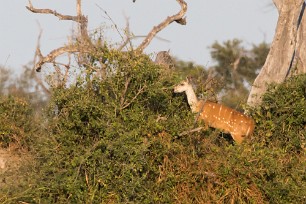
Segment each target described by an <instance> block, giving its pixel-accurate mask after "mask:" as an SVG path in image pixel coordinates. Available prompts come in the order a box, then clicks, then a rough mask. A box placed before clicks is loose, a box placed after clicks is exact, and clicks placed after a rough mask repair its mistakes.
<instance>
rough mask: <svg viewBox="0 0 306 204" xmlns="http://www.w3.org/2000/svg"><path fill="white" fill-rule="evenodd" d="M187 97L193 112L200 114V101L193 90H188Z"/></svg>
mask: <svg viewBox="0 0 306 204" xmlns="http://www.w3.org/2000/svg"><path fill="white" fill-rule="evenodd" d="M186 96H187V101H188V104H189V106H190V108H191V111H192V112H193V113H197V112H198V110H197V109H198V108H197V105H198V102H199V101H198V98H197V96H196V94H195V93H194V91H193V89H192V88H190V89H187V90H186Z"/></svg>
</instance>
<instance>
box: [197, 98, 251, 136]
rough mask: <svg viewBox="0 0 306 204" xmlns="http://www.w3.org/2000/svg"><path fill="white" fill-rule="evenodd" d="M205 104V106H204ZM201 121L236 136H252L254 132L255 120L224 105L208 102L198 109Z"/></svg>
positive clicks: (201, 104)
mask: <svg viewBox="0 0 306 204" xmlns="http://www.w3.org/2000/svg"><path fill="white" fill-rule="evenodd" d="M203 104H204V105H203ZM198 109H199V111H201V113H200V119H203V120H204V121H205V122H206V123H207V124H208V125H209V126H211V127H214V128H218V129H221V130H224V131H225V132H229V133H231V134H235V135H250V134H252V133H253V131H254V127H255V123H254V120H253V119H252V118H250V117H248V116H246V115H244V114H242V113H240V112H238V111H236V110H234V109H232V108H229V107H226V106H224V105H222V104H218V103H214V102H210V101H206V102H205V103H204V101H203V102H201V103H200V107H198Z"/></svg>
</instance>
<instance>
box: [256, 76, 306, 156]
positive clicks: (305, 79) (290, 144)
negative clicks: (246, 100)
mask: <svg viewBox="0 0 306 204" xmlns="http://www.w3.org/2000/svg"><path fill="white" fill-rule="evenodd" d="M255 113H256V114H255V115H254V117H255V119H256V120H257V123H258V129H259V130H258V131H259V133H260V134H261V135H264V136H265V137H263V140H262V143H264V144H266V145H267V146H271V145H273V146H278V147H280V148H282V149H284V151H286V152H293V153H299V152H301V151H303V150H305V145H306V138H305V137H306V128H305V127H306V75H300V76H298V77H292V78H290V79H288V80H286V81H285V82H284V83H283V84H281V85H276V84H273V85H270V88H269V90H268V92H267V93H266V94H265V95H264V96H263V102H262V106H261V107H260V108H259V109H258V110H256V112H255ZM263 118H264V119H265V120H263Z"/></svg>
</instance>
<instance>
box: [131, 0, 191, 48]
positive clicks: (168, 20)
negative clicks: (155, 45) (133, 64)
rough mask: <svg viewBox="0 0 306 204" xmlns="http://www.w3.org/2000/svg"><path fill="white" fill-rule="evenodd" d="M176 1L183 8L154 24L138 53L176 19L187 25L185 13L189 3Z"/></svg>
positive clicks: (180, 0)
mask: <svg viewBox="0 0 306 204" xmlns="http://www.w3.org/2000/svg"><path fill="white" fill-rule="evenodd" d="M176 1H177V2H178V3H179V4H180V6H181V10H180V11H179V12H178V13H177V14H175V15H173V16H168V17H167V18H166V19H165V20H164V21H163V22H161V23H160V24H158V25H157V26H154V27H153V29H152V30H151V31H150V32H149V34H148V35H147V37H146V38H145V39H144V41H143V42H142V43H141V44H140V45H139V46H138V47H137V49H136V52H137V53H142V52H143V50H144V49H145V48H146V47H147V46H148V45H149V44H150V42H151V41H152V40H153V38H154V37H155V36H156V34H157V33H158V32H160V31H161V30H162V29H164V28H165V27H167V26H168V25H169V24H170V23H173V22H174V21H175V22H177V23H179V24H181V25H186V17H185V18H184V15H185V14H186V12H187V3H186V2H185V1H184V0H176Z"/></svg>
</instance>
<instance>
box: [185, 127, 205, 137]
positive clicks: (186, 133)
mask: <svg viewBox="0 0 306 204" xmlns="http://www.w3.org/2000/svg"><path fill="white" fill-rule="evenodd" d="M202 129H204V127H198V128H195V129H192V130H186V131H184V132H182V133H180V134H179V136H184V135H188V134H190V133H193V132H199V131H200V130H202Z"/></svg>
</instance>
